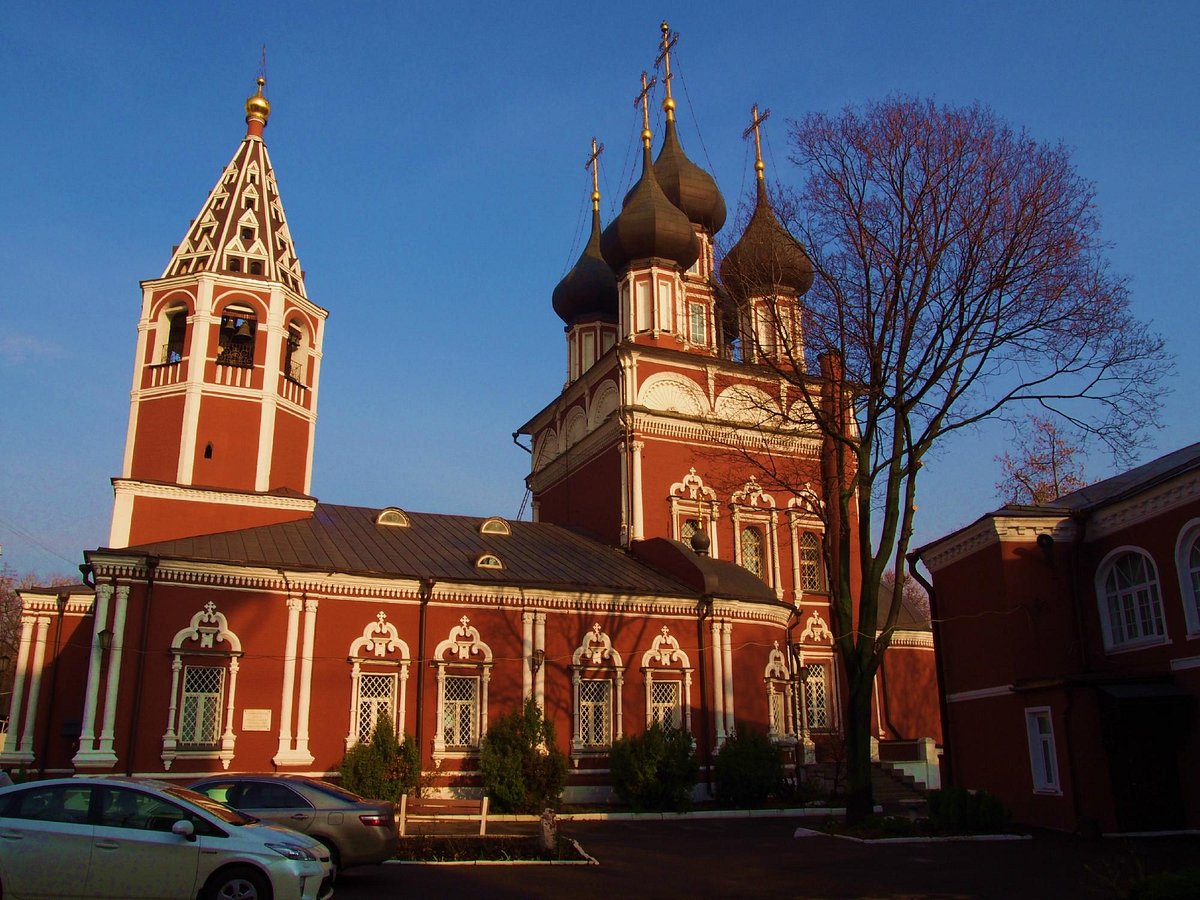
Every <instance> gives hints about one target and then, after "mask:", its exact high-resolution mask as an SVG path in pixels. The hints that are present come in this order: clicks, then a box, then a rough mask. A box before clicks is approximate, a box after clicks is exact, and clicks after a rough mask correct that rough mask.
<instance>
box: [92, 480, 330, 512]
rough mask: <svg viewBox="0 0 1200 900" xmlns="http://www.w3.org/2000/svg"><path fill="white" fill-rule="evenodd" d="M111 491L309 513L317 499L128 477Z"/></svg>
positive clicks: (315, 505) (158, 497)
mask: <svg viewBox="0 0 1200 900" xmlns="http://www.w3.org/2000/svg"><path fill="white" fill-rule="evenodd" d="M113 492H114V493H115V494H116V496H117V497H121V496H124V495H126V494H129V495H133V496H137V497H154V498H156V499H165V500H186V501H193V502H201V503H221V504H225V505H228V506H253V507H256V508H263V509H288V510H295V511H297V512H307V513H311V512H312V511H313V510H315V509H316V508H317V501H316V500H315V499H314V498H312V497H281V496H279V495H276V494H263V493H254V492H253V491H245V492H234V491H219V490H209V489H206V488H192V487H185V486H183V485H178V484H157V483H153V482H147V481H135V480H133V479H131V478H114V479H113Z"/></svg>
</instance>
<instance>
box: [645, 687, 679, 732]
mask: <svg viewBox="0 0 1200 900" xmlns="http://www.w3.org/2000/svg"><path fill="white" fill-rule="evenodd" d="M679 687H680V684H679V682H678V681H656V682H654V683H653V684H651V685H650V724H651V725H653V724H655V723H658V724H659V725H661V726H662V727H663V728H676V729H677V728H681V727H682V726H683V716H682V715H680V706H681V699H680V690H679Z"/></svg>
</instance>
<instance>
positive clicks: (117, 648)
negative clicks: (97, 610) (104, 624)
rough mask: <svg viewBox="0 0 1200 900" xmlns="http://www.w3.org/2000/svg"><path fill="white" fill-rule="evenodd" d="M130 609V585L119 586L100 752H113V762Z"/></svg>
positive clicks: (109, 656)
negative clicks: (127, 613)
mask: <svg viewBox="0 0 1200 900" xmlns="http://www.w3.org/2000/svg"><path fill="white" fill-rule="evenodd" d="M128 609H129V585H127V584H122V585H119V586H118V587H117V602H116V606H115V609H114V610H113V638H112V647H111V649H110V650H109V654H108V683H107V684H106V685H105V689H104V726H103V727H102V728H101V730H100V752H101V753H105V754H111V755H112V756H113V762H114V763H115V762H116V755H115V754H114V753H113V732H114V726H115V724H116V718H117V705H118V696H119V691H120V686H121V654H122V650H123V648H124V646H125V615H126V612H127V611H128Z"/></svg>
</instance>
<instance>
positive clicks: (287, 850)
mask: <svg viewBox="0 0 1200 900" xmlns="http://www.w3.org/2000/svg"><path fill="white" fill-rule="evenodd" d="M267 846H268V847H270V848H271V849H272V850H274V851H275V852H276V853H278V854H279V855H280V856H286V857H287V858H288V859H299V860H305V861H307V860H311V861H313V862H316V859H317V858H316V856H314V855H313V854H312V853H311V852H310V851H308V850H306V849H305V848H303V847H301V846H300V845H299V844H267Z"/></svg>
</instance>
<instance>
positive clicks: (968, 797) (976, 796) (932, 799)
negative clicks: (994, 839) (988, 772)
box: [927, 787, 1009, 834]
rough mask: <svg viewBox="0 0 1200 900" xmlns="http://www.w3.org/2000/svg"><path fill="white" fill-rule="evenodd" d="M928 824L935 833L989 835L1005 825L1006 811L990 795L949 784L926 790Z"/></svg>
mask: <svg viewBox="0 0 1200 900" xmlns="http://www.w3.org/2000/svg"><path fill="white" fill-rule="evenodd" d="M927 799H928V802H929V823H930V825H931V826H932V827H933V830H934V831H936V832H937V833H938V834H989V833H992V832H997V831H1003V830H1004V829H1005V828H1006V827H1007V826H1008V820H1009V814H1008V810H1007V809H1005V808H1004V805H1003V804H1002V803H1001V802H1000V801H999V800H998V799H997V798H996V796H995V795H994V794H989V793H988V792H987V791H968V790H967V789H966V788H961V787H950V788H946V789H944V790H940V791H930V792H929V794H928V797H927Z"/></svg>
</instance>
